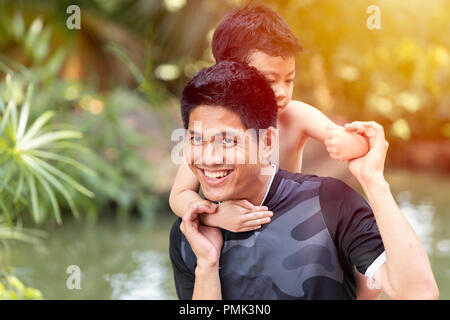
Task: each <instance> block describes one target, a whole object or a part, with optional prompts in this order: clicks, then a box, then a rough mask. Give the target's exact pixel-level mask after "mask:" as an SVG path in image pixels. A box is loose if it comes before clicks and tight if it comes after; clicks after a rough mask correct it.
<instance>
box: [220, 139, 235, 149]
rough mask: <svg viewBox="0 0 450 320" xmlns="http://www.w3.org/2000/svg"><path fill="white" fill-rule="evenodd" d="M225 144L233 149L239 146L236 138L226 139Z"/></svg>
mask: <svg viewBox="0 0 450 320" xmlns="http://www.w3.org/2000/svg"><path fill="white" fill-rule="evenodd" d="M223 144H224V145H225V146H227V147H233V146H235V145H236V144H237V141H236V139H235V138H224V139H223Z"/></svg>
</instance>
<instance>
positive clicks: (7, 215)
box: [0, 197, 13, 226]
mask: <svg viewBox="0 0 450 320" xmlns="http://www.w3.org/2000/svg"><path fill="white" fill-rule="evenodd" d="M0 208H1V209H2V211H3V214H4V215H5V217H6V221H7V222H8V225H9V226H12V225H13V222H12V219H11V215H10V214H9V210H8V208H7V207H6V205H5V203H4V202H3V200H2V198H1V197H0Z"/></svg>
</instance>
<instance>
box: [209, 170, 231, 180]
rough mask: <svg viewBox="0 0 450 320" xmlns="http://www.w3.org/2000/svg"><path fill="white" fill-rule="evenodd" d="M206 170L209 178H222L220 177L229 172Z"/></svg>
mask: <svg viewBox="0 0 450 320" xmlns="http://www.w3.org/2000/svg"><path fill="white" fill-rule="evenodd" d="M204 172H205V176H207V177H208V178H211V179H220V178H223V177H225V176H226V175H227V174H228V172H229V171H217V172H210V171H206V170H204Z"/></svg>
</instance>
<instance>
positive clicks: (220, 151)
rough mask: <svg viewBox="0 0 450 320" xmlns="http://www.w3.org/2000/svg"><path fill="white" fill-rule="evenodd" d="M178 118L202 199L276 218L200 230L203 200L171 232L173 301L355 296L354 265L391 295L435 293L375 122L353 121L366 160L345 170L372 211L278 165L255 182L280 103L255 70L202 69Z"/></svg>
mask: <svg viewBox="0 0 450 320" xmlns="http://www.w3.org/2000/svg"><path fill="white" fill-rule="evenodd" d="M181 112H182V116H183V121H184V126H185V128H186V129H188V131H189V135H188V136H189V139H187V144H186V146H187V160H188V164H189V167H190V169H191V170H192V172H193V173H194V174H195V176H196V177H197V178H198V179H199V181H200V184H201V187H202V191H203V193H204V195H205V197H206V198H207V199H209V200H211V201H216V202H220V201H223V200H238V199H246V200H248V201H249V202H250V203H252V204H256V205H264V206H266V207H267V208H268V209H269V210H271V211H272V212H273V217H272V219H271V220H272V221H271V223H269V224H264V225H263V226H262V227H261V228H260V229H259V230H253V231H249V232H241V233H233V232H229V231H225V230H220V229H217V228H213V227H207V226H204V225H201V224H200V221H199V218H198V215H199V214H200V213H204V212H211V210H210V208H207V206H208V205H207V203H209V202H206V201H205V202H197V203H196V204H193V205H192V206H191V208H190V209H189V210H188V212H186V214H185V215H184V216H183V220H182V222H181V220H180V219H178V220H177V221H176V222H175V224H174V226H173V228H172V231H171V239H170V257H171V261H172V264H173V269H174V276H175V285H176V288H177V293H178V296H179V297H180V298H181V299H191V298H192V299H354V298H355V297H356V292H355V277H354V268H355V267H356V269H357V270H358V271H359V272H361V273H363V274H365V275H366V276H368V277H369V278H370V279H372V281H373V283H372V287H374V288H381V289H382V290H383V291H384V292H385V293H386V294H387V295H388V296H389V297H391V298H394V299H436V298H437V297H438V288H437V286H436V283H435V280H434V277H433V274H432V271H431V268H430V264H429V261H428V257H427V255H426V252H425V250H424V248H423V246H422V244H421V243H420V240H419V239H418V237H417V236H416V234H415V233H414V231H413V230H412V229H411V227H410V226H409V224H408V222H407V221H406V219H405V218H404V217H403V215H402V213H401V212H400V210H399V208H398V207H397V205H396V203H395V201H394V199H393V197H392V195H391V193H390V190H389V185H388V184H387V182H386V181H385V180H384V177H383V167H384V159H385V156H386V151H387V142H386V141H385V139H384V133H383V129H382V127H381V126H379V125H378V124H376V123H373V122H368V123H363V122H356V123H352V124H351V125H350V128H351V129H353V130H354V131H356V132H357V133H359V134H362V135H364V136H365V137H367V138H368V140H369V144H370V150H369V152H368V153H367V155H366V156H364V157H362V158H359V159H355V160H352V161H350V162H349V168H350V171H351V172H352V174H353V175H354V176H355V177H356V178H357V180H358V181H359V182H360V183H361V185H362V187H363V189H364V191H365V193H366V195H367V197H368V199H369V202H370V204H371V207H372V208H371V207H369V205H368V204H367V202H366V201H365V200H364V199H363V198H362V197H361V196H360V195H359V194H358V193H356V192H355V191H353V190H352V189H351V188H349V187H348V186H347V185H346V184H344V183H343V182H341V181H339V180H337V179H333V178H323V177H317V176H312V175H303V174H299V173H297V174H294V173H290V172H288V171H284V170H277V168H276V167H274V168H273V173H272V175H265V174H261V172H262V169H265V170H267V169H268V168H270V163H268V160H267V159H269V158H270V156H271V152H272V151H273V150H274V149H275V147H274V141H276V135H277V132H276V130H275V126H276V120H277V119H276V114H277V105H276V101H275V97H274V94H273V91H272V90H271V88H270V86H269V85H268V84H267V82H266V81H265V80H264V79H263V78H262V77H261V75H260V74H259V73H258V72H257V71H256V69H254V68H253V67H249V66H245V65H241V64H239V63H237V62H230V61H223V62H220V63H218V64H216V65H215V66H213V67H210V68H207V69H203V70H201V71H200V72H199V73H198V74H197V75H196V76H195V77H194V78H193V79H192V80H191V81H190V82H189V83H188V85H187V86H186V88H185V89H184V91H183V96H182V102H181ZM248 130H253V132H262V133H263V134H262V135H260V136H253V135H252V134H245V133H246V132H248ZM252 150H257V153H258V157H257V161H256V163H255V162H254V161H250V159H252V157H251V156H252V154H251V153H252ZM249 214H258V212H254V213H249ZM180 229H181V231H182V232H183V234H181V232H180Z"/></svg>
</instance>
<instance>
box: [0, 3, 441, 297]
mask: <svg viewBox="0 0 450 320" xmlns="http://www.w3.org/2000/svg"><path fill="white" fill-rule="evenodd" d="M247 2H248V1H245V2H242V1H237V0H227V1H211V0H136V1H131V0H92V1H65V0H59V1H44V0H42V1H37V0H36V1H27V0H19V1H7V0H0V115H1V118H0V299H39V298H44V299H175V298H176V295H175V292H174V284H173V278H172V269H171V265H170V262H169V259H168V236H169V230H170V226H171V223H172V222H173V221H174V220H175V216H174V215H173V213H172V212H171V211H170V208H169V206H168V195H169V191H170V187H171V184H172V182H173V179H174V175H175V172H176V166H175V165H174V164H173V163H172V162H171V160H170V152H171V148H172V147H173V146H174V145H175V143H174V142H172V141H171V140H170V137H171V133H172V131H173V130H174V129H175V128H179V127H182V124H181V119H180V115H179V102H178V100H179V97H180V93H181V90H182V89H183V86H184V85H185V84H186V83H187V81H188V80H189V79H190V78H191V77H192V76H193V75H194V74H195V73H196V72H197V71H198V70H200V69H201V68H203V67H205V66H210V65H212V64H213V63H214V59H213V57H212V54H211V48H210V43H211V38H212V34H213V32H214V28H215V26H216V25H217V24H218V22H219V21H220V19H221V18H222V17H223V16H224V14H226V13H227V12H228V11H230V10H232V9H233V8H235V7H236V6H239V5H241V4H243V3H244V4H245V3H247ZM253 3H254V4H264V5H267V6H269V7H271V8H273V9H274V10H276V11H277V12H278V13H279V14H280V15H281V16H282V17H284V18H285V19H286V20H287V22H288V24H289V25H290V26H291V28H292V30H293V32H294V34H295V35H296V36H297V37H298V38H299V39H301V42H302V43H303V46H304V48H305V50H304V51H303V52H302V53H301V54H300V55H299V56H298V58H297V65H296V66H297V77H296V80H295V89H294V99H296V100H301V101H304V102H306V103H309V104H311V105H313V106H315V107H317V108H318V109H320V110H321V111H322V112H324V113H325V114H326V115H327V116H329V117H330V118H331V119H333V120H334V121H335V122H337V123H340V124H344V123H345V122H350V121H354V120H374V121H377V122H379V123H381V124H382V125H383V126H384V128H385V132H386V135H387V140H388V141H389V142H390V148H389V152H388V159H387V163H386V178H387V180H388V182H389V183H390V185H391V190H392V192H393V194H394V197H395V198H396V200H397V202H398V203H399V205H400V207H401V209H402V211H403V213H404V214H405V216H406V217H407V218H408V220H409V221H410V223H411V224H412V226H413V228H414V229H415V230H416V232H417V233H418V234H419V237H420V238H421V240H422V242H423V243H424V245H425V248H426V250H427V252H428V254H429V257H430V260H431V264H432V268H433V271H434V274H435V277H436V280H437V283H438V286H439V289H440V299H449V298H450V232H449V231H448V230H450V197H449V196H450V141H449V138H450V38H449V37H448V34H449V32H450V20H449V19H448V17H449V15H450V2H448V1H444V0H434V1H432V2H430V1H425V0H411V1H407V2H406V1H401V0H389V1H388V0H385V1H381V0H380V1H365V0H361V1H355V2H352V4H351V5H349V4H348V2H347V1H339V0H328V1H319V0H317V1H313V0H292V1H270V0H266V1H253ZM73 4H76V5H78V6H79V8H80V17H81V19H80V29H72V30H71V29H69V28H68V27H67V22H72V23H73V22H74V21H75V20H73V16H72V14H73V13H74V12H73V11H69V13H67V8H68V7H69V6H70V5H73ZM370 5H377V6H378V7H379V8H380V13H381V16H380V18H381V20H380V22H381V29H379V30H377V29H375V30H370V29H369V28H368V27H367V24H366V22H367V19H368V18H369V17H370V16H371V14H370V13H367V12H366V10H367V8H368V7H369V6H370ZM71 17H72V18H71ZM68 19H69V20H68ZM303 164H304V165H303V168H304V172H305V173H315V174H319V175H325V176H334V177H337V178H340V179H343V180H345V181H346V182H347V183H349V184H350V185H352V186H353V187H354V188H357V189H358V188H359V187H358V185H357V184H356V183H355V181H354V180H353V179H352V178H351V177H350V176H349V173H348V170H347V168H346V167H347V165H346V163H340V162H337V161H333V160H331V159H330V158H329V157H328V155H327V153H326V150H325V148H324V147H323V146H322V145H321V144H319V143H317V142H314V141H310V142H308V144H307V147H306V150H305V155H304V161H303ZM358 190H360V189H358ZM71 265H76V266H78V267H79V269H80V270H81V282H80V284H81V288H80V289H69V288H68V286H67V281H68V280H70V279H69V278H70V276H71V274H70V272H69V273H68V272H67V270H68V267H69V266H71ZM69 287H70V285H69Z"/></svg>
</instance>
